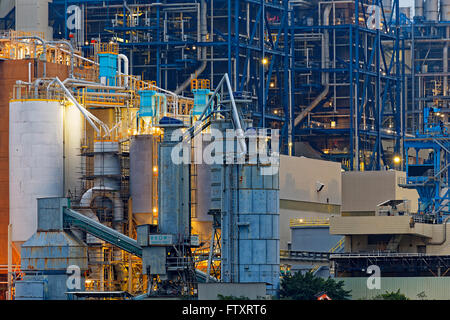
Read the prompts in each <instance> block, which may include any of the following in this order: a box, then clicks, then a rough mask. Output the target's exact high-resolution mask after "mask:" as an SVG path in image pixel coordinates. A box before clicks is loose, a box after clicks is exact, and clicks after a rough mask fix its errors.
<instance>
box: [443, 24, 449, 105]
mask: <svg viewBox="0 0 450 320" xmlns="http://www.w3.org/2000/svg"><path fill="white" fill-rule="evenodd" d="M445 33H446V37H447V38H448V36H449V27H445ZM442 60H443V61H442V66H443V72H444V73H447V72H448V42H445V44H444V48H443V52H442ZM443 95H444V96H446V95H448V76H446V75H445V76H444V90H443Z"/></svg>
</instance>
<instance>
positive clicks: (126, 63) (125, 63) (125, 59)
mask: <svg viewBox="0 0 450 320" xmlns="http://www.w3.org/2000/svg"><path fill="white" fill-rule="evenodd" d="M122 60H123V74H124V75H126V76H128V75H129V70H128V69H129V65H130V63H129V61H128V57H127V56H126V55H124V54H122V53H120V54H119V55H118V60H117V62H118V66H117V67H118V68H117V69H118V73H119V75H120V74H121V73H122ZM121 84H122V83H121ZM123 85H124V87H127V86H128V77H125V81H124V83H123Z"/></svg>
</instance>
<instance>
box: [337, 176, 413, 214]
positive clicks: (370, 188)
mask: <svg viewBox="0 0 450 320" xmlns="http://www.w3.org/2000/svg"><path fill="white" fill-rule="evenodd" d="M405 177H406V173H405V172H403V171H396V170H386V171H347V172H343V173H342V210H341V211H342V215H343V216H373V215H375V212H376V209H377V206H378V205H379V204H381V203H383V202H385V201H388V200H408V201H409V210H410V211H411V212H416V211H417V199H418V197H419V196H418V194H417V191H415V190H412V189H405V188H401V187H399V186H398V183H399V182H400V181H401V180H402V179H403V180H404V179H405Z"/></svg>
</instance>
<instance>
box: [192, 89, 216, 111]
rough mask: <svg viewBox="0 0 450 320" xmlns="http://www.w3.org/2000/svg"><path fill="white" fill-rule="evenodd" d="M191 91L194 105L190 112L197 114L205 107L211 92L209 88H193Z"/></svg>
mask: <svg viewBox="0 0 450 320" xmlns="http://www.w3.org/2000/svg"><path fill="white" fill-rule="evenodd" d="M192 93H193V94H194V107H193V108H192V111H191V113H192V115H193V116H199V115H201V114H202V112H203V109H205V106H206V104H207V103H208V100H209V97H210V96H211V94H212V92H211V90H209V89H194V90H192Z"/></svg>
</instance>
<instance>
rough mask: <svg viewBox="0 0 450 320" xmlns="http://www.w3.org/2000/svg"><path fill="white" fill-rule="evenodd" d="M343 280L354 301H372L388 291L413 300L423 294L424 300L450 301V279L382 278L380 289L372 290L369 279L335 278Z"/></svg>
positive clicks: (418, 298)
mask: <svg viewBox="0 0 450 320" xmlns="http://www.w3.org/2000/svg"><path fill="white" fill-rule="evenodd" d="M335 279H336V280H338V281H339V280H343V281H344V283H345V286H344V288H345V289H346V290H352V292H351V295H352V299H353V300H358V299H372V298H373V297H375V296H376V295H379V294H383V293H385V292H386V291H389V292H391V291H397V290H398V289H400V292H401V293H403V294H405V295H406V296H407V297H408V298H409V299H411V300H420V299H421V298H420V297H419V296H418V295H419V294H421V293H422V292H423V293H424V294H425V296H424V298H423V299H427V300H448V299H450V277H381V282H380V289H372V290H370V289H369V288H368V287H367V279H369V277H367V278H335Z"/></svg>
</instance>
